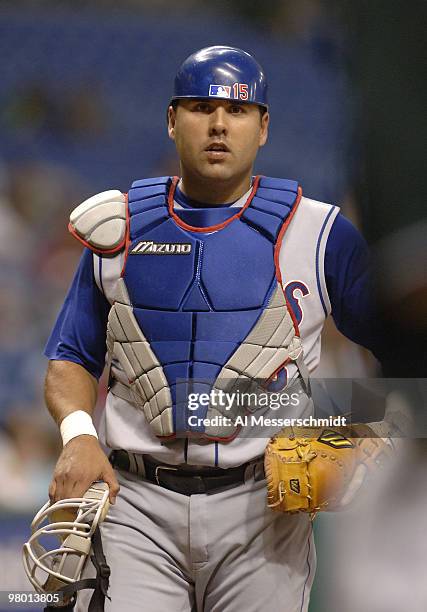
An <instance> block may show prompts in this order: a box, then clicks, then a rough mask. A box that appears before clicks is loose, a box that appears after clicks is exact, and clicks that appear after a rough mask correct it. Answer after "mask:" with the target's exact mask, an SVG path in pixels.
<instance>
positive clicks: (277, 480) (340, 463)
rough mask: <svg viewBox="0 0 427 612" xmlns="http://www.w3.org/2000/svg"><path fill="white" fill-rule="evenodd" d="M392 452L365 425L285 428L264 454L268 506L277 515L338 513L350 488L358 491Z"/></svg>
mask: <svg viewBox="0 0 427 612" xmlns="http://www.w3.org/2000/svg"><path fill="white" fill-rule="evenodd" d="M393 452H394V451H393V445H392V443H391V441H390V440H388V439H387V438H382V437H378V436H377V434H376V433H375V432H374V431H373V429H371V428H370V427H369V426H368V425H365V424H356V425H351V426H348V427H338V428H336V429H327V428H322V427H286V428H285V429H282V431H280V432H279V433H278V434H277V435H276V436H274V437H273V438H272V439H271V440H270V442H269V443H268V445H267V448H266V452H265V473H266V478H267V490H268V495H267V505H268V506H269V507H270V508H272V509H274V510H279V511H281V512H310V513H315V512H319V511H320V510H340V509H342V506H343V504H342V503H341V502H342V500H343V498H344V497H347V498H349V494H348V491H349V488H350V489H351V488H353V489H354V490H355V489H359V487H360V485H361V482H362V480H363V479H364V477H365V475H366V473H369V472H372V471H373V470H377V469H378V468H380V467H382V466H383V465H384V464H385V463H386V462H387V461H388V460H389V459H390V458H391V456H392V455H393ZM350 497H353V494H352V495H350Z"/></svg>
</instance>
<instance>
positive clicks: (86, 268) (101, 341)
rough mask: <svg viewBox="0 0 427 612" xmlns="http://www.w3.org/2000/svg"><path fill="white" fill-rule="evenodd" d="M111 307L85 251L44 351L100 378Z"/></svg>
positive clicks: (89, 253) (89, 256)
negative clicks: (97, 282)
mask: <svg viewBox="0 0 427 612" xmlns="http://www.w3.org/2000/svg"><path fill="white" fill-rule="evenodd" d="M109 310H110V304H109V302H108V300H107V299H106V298H105V296H104V295H103V294H102V293H101V291H100V290H99V289H98V286H97V284H96V282H95V279H94V275H93V255H92V252H91V251H90V250H89V249H85V251H84V252H83V255H82V257H81V259H80V263H79V266H78V268H77V270H76V273H75V276H74V279H73V282H72V284H71V287H70V289H69V291H68V294H67V296H66V298H65V301H64V304H63V306H62V308H61V311H60V313H59V315H58V318H57V320H56V323H55V326H54V328H53V330H52V333H51V335H50V337H49V340H48V342H47V345H46V348H45V351H44V353H45V355H46V357H48V358H49V359H54V360H59V361H72V362H74V363H78V364H80V365H81V366H83V367H84V368H85V369H86V370H87V371H88V372H90V374H92V375H93V376H95V378H99V377H100V376H101V374H102V372H103V369H104V366H105V354H106V344H105V341H106V329H107V319H108V313H109Z"/></svg>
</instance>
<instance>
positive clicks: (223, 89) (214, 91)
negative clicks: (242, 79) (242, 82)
mask: <svg viewBox="0 0 427 612" xmlns="http://www.w3.org/2000/svg"><path fill="white" fill-rule="evenodd" d="M230 94H231V87H230V85H209V95H210V96H217V97H218V98H229V97H230Z"/></svg>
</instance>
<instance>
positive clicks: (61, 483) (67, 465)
mask: <svg viewBox="0 0 427 612" xmlns="http://www.w3.org/2000/svg"><path fill="white" fill-rule="evenodd" d="M95 480H103V481H104V482H106V483H107V484H108V486H109V489H110V502H111V503H112V504H114V503H115V501H116V497H117V494H118V492H119V489H120V487H119V483H118V482H117V478H116V475H115V473H114V470H113V468H112V466H111V464H110V462H109V461H108V458H107V456H106V454H105V453H104V451H103V450H102V448H101V446H100V444H99V442H98V440H97V439H96V438H95V436H89V435H81V436H77V437H76V438H73V439H72V440H70V441H69V442H68V443H67V444H66V445H65V446H64V448H63V450H62V453H61V455H60V457H59V459H58V462H57V464H56V467H55V471H54V473H53V477H52V482H51V483H50V487H49V498H50V501H51V502H52V503H53V502H56V501H59V500H60V499H69V498H71V497H83V495H84V494H85V493H86V491H87V490H88V488H89V487H90V485H91V484H92V483H93V482H94V481H95Z"/></svg>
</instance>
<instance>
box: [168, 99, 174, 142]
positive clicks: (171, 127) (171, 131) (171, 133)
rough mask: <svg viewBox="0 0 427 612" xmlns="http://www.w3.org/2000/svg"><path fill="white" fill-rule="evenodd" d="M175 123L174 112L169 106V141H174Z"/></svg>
mask: <svg viewBox="0 0 427 612" xmlns="http://www.w3.org/2000/svg"><path fill="white" fill-rule="evenodd" d="M175 121H176V110H175V109H174V107H173V106H172V105H170V106H169V108H168V136H169V138H170V139H171V140H175Z"/></svg>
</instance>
